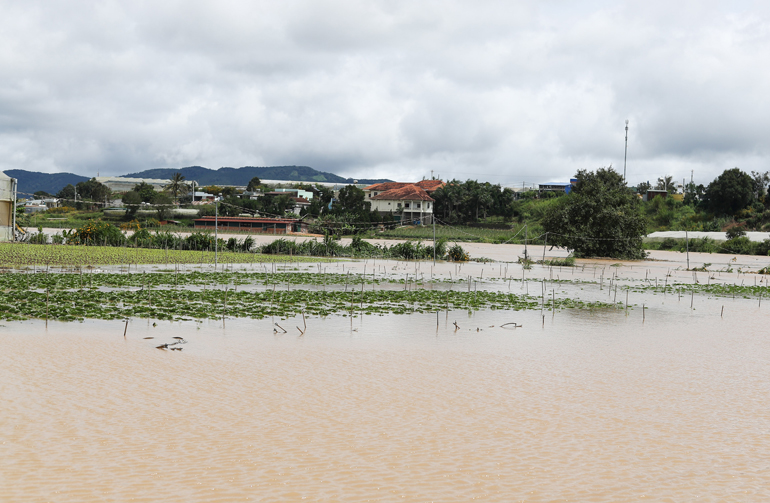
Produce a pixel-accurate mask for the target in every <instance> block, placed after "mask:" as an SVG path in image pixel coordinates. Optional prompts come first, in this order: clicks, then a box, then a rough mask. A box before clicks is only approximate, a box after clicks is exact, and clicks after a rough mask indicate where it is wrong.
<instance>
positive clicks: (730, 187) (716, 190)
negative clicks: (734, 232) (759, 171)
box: [703, 168, 755, 215]
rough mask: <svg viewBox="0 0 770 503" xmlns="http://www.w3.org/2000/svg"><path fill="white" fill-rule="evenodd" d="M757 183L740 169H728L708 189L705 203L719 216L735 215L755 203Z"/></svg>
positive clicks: (704, 197) (704, 196)
mask: <svg viewBox="0 0 770 503" xmlns="http://www.w3.org/2000/svg"><path fill="white" fill-rule="evenodd" d="M754 190H755V183H754V179H753V178H752V177H751V175H748V174H746V173H744V172H743V171H741V170H740V169H738V168H733V169H727V170H725V171H724V172H723V173H722V174H721V175H719V176H718V177H717V178H716V179H715V180H714V181H712V182H711V183H710V184H709V185H708V187H706V193H705V194H704V195H703V202H704V205H705V206H706V209H708V210H709V211H711V212H713V213H715V214H717V215H734V214H735V213H738V212H739V211H741V210H742V209H744V208H747V207H749V206H751V203H753V202H754Z"/></svg>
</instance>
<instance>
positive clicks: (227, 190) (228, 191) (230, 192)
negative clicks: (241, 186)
mask: <svg viewBox="0 0 770 503" xmlns="http://www.w3.org/2000/svg"><path fill="white" fill-rule="evenodd" d="M236 194H238V189H236V188H235V187H232V186H228V187H224V188H222V197H230V196H234V195H236Z"/></svg>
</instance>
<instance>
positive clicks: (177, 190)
mask: <svg viewBox="0 0 770 503" xmlns="http://www.w3.org/2000/svg"><path fill="white" fill-rule="evenodd" d="M163 188H164V190H167V191H169V192H171V194H173V195H174V201H176V200H177V198H178V197H179V195H180V194H181V195H185V194H187V190H188V187H187V184H186V183H184V175H182V173H174V176H172V177H171V183H169V184H168V185H166V186H165V187H163Z"/></svg>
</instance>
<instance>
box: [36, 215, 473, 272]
mask: <svg viewBox="0 0 770 503" xmlns="http://www.w3.org/2000/svg"><path fill="white" fill-rule="evenodd" d="M49 238H50V242H51V243H53V244H60V245H85V246H115V247H135V248H154V249H161V250H164V249H165V250H191V251H214V250H215V249H219V250H221V251H231V252H242V253H263V254H271V255H305V256H315V257H367V258H372V257H373V258H384V259H405V260H427V259H432V258H433V257H434V253H435V258H436V259H438V260H452V261H458V262H461V261H466V260H469V256H468V254H467V253H466V252H465V250H464V249H463V248H462V246H460V245H458V244H455V245H453V246H447V241H446V240H445V239H440V240H438V241H437V242H436V244H435V252H434V246H433V244H432V243H431V244H422V243H421V242H420V241H404V242H403V243H398V244H396V245H393V246H387V245H373V244H371V243H368V242H366V241H364V240H362V239H361V238H360V237H354V238H353V240H352V243H351V244H349V245H342V244H340V243H339V242H338V241H337V240H336V239H335V238H334V236H332V235H330V234H327V235H326V236H325V237H324V239H323V240H322V241H316V240H307V241H303V242H298V241H294V240H290V239H285V238H279V239H276V240H274V241H273V242H271V243H268V244H265V245H263V246H255V242H254V238H253V237H252V236H246V237H244V238H243V239H238V238H235V237H231V238H229V239H227V240H224V239H221V238H220V239H218V240H217V239H216V238H215V237H214V235H213V234H210V233H206V232H192V233H191V234H189V235H187V236H180V235H177V234H173V233H171V232H164V231H156V232H155V233H151V232H150V231H149V230H147V229H138V230H137V231H135V232H134V233H133V234H132V235H130V236H126V235H125V234H124V233H123V232H122V231H121V230H120V228H118V227H116V226H114V225H112V224H109V223H107V222H102V221H99V220H94V221H91V222H89V223H88V224H86V225H84V226H82V227H80V228H78V229H73V230H64V231H62V232H61V234H54V235H53V236H48V235H46V234H45V233H43V232H42V230H41V229H38V232H37V233H31V234H29V235H28V237H27V242H29V243H31V244H48V243H49Z"/></svg>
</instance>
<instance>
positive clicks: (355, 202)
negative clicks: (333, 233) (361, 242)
mask: <svg viewBox="0 0 770 503" xmlns="http://www.w3.org/2000/svg"><path fill="white" fill-rule="evenodd" d="M337 199H338V200H339V205H338V206H337V207H336V209H337V211H338V212H348V213H360V212H362V211H367V212H368V211H369V209H370V208H371V206H372V203H370V202H369V201H367V200H366V194H365V193H364V191H363V190H361V189H359V188H358V187H356V186H355V185H346V186H345V187H342V188H341V189H340V193H339V195H338V196H337Z"/></svg>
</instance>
